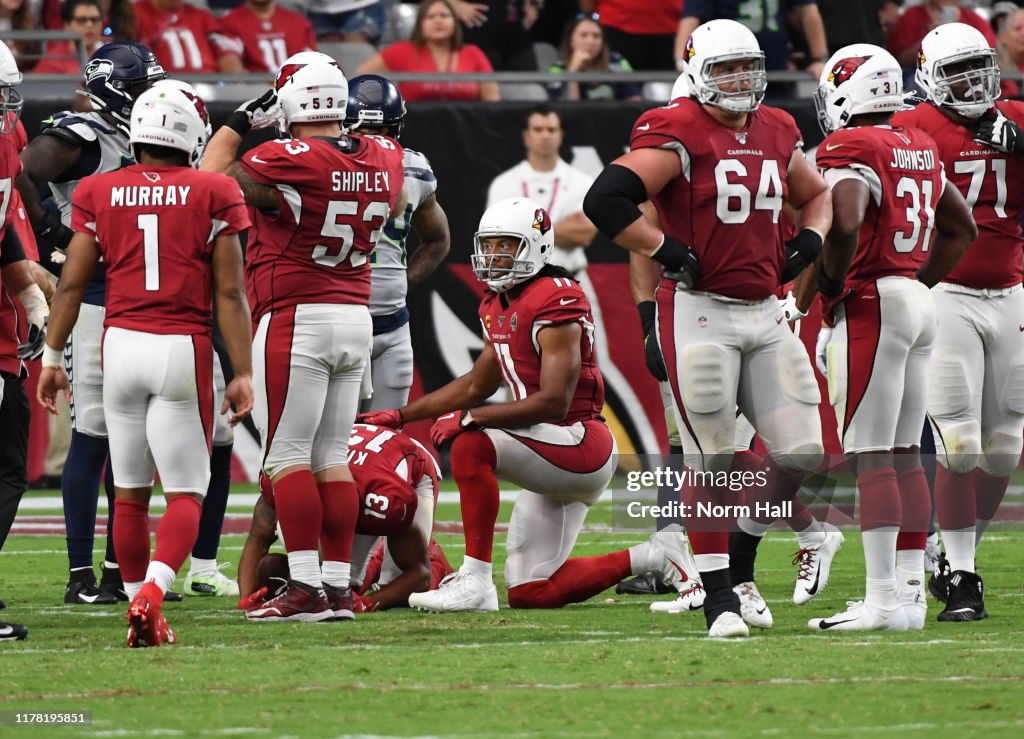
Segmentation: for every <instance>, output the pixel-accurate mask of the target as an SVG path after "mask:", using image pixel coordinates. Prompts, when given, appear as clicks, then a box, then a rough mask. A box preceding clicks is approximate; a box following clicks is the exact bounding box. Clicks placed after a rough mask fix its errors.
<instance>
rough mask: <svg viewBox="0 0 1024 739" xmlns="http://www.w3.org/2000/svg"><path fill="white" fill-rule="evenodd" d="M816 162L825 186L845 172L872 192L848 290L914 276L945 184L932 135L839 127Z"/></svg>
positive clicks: (909, 130) (913, 130) (905, 130)
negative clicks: (892, 278) (884, 280)
mask: <svg viewBox="0 0 1024 739" xmlns="http://www.w3.org/2000/svg"><path fill="white" fill-rule="evenodd" d="M816 162H817V165H818V167H819V168H820V169H821V170H822V171H823V172H824V173H825V179H826V180H828V181H829V183H830V184H832V183H834V182H835V181H837V179H839V178H840V177H842V176H843V174H842V173H841V172H839V171H845V172H846V173H849V174H850V175H851V176H852V175H854V173H855V175H856V176H858V177H860V178H861V179H863V180H865V181H866V182H867V184H868V188H869V190H870V192H871V197H870V199H869V200H868V209H867V212H866V213H865V214H864V223H863V224H862V225H861V228H860V240H859V242H858V244H857V254H856V255H855V256H854V258H853V263H852V264H851V265H850V269H849V271H848V272H847V275H846V286H847V288H849V289H851V290H853V291H856V290H857V287H858V286H859V285H863V284H865V283H868V282H874V281H875V280H877V279H879V278H881V277H889V276H893V275H898V276H902V277H913V276H914V273H915V272H916V271H917V268H918V267H920V266H921V263H922V262H924V260H925V257H926V256H927V252H928V248H929V247H930V246H931V240H932V230H933V229H934V227H935V206H936V204H937V203H938V202H939V198H940V197H942V188H944V187H945V186H946V180H945V176H944V175H943V173H942V162H941V161H940V159H939V151H938V147H937V146H936V145H935V142H934V141H933V140H932V137H931V136H929V135H928V134H927V133H925V132H924V131H921V130H919V129H916V128H902V127H899V128H890V127H888V126H863V127H860V128H843V129H840V130H838V131H836V132H835V133H833V134H831V135H830V136H829V137H828V138H826V139H825V140H824V141H823V142H821V144H820V145H819V146H818V153H817V155H816ZM837 170H838V171H837Z"/></svg>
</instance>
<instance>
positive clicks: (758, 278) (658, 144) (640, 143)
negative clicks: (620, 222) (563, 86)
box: [630, 98, 803, 300]
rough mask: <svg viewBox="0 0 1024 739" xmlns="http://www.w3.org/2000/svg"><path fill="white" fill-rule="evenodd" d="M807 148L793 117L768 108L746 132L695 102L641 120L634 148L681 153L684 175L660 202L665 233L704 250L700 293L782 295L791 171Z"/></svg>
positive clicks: (754, 296)
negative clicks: (784, 208)
mask: <svg viewBox="0 0 1024 739" xmlns="http://www.w3.org/2000/svg"><path fill="white" fill-rule="evenodd" d="M802 144H803V142H802V140H801V136H800V131H799V130H798V129H797V127H796V123H795V122H794V121H793V118H792V116H790V115H789V114H788V113H786V112H784V111H781V110H778V109H776V108H770V107H768V106H765V105H762V106H761V107H760V108H758V109H757V110H756V111H754V112H753V113H751V114H750V115H749V120H748V123H747V126H746V127H745V128H744V129H742V130H740V131H736V130H734V129H731V128H729V127H727V126H724V125H722V124H721V123H719V122H718V121H716V120H715V119H714V118H713V117H711V115H709V114H708V113H707V112H706V111H705V110H704V109H703V108H702V107H701V106H700V104H699V103H697V101H695V100H692V99H689V98H685V99H679V100H675V101H673V102H672V103H670V104H669V105H667V106H665V107H662V108H655V109H653V110H649V111H647V112H646V113H644V114H643V115H642V116H640V118H639V119H638V120H637V122H636V124H635V125H634V127H633V133H632V136H631V138H630V148H631V149H643V148H655V149H669V150H671V151H674V152H676V153H677V154H678V155H679V159H680V166H681V169H682V172H681V176H680V177H678V178H676V179H674V180H673V181H672V182H670V183H669V184H668V185H667V186H666V187H665V188H664V189H663V190H662V191H661V192H660V193H659V194H658V195H656V196H655V197H654V198H653V202H654V206H655V208H656V209H657V211H658V217H659V218H660V219H661V227H662V229H663V230H664V231H665V233H666V234H668V235H669V236H671V237H673V238H675V239H678V240H679V241H682V242H683V243H685V244H687V245H689V246H691V247H692V248H693V249H694V250H695V251H696V252H697V258H698V260H699V261H700V265H701V268H700V272H701V273H700V279H699V280H698V281H697V284H696V285H695V286H694V287H695V289H697V290H702V291H705V292H711V293H716V294H719V295H723V296H726V297H730V298H738V299H743V300H763V299H765V298H768V297H769V296H771V295H774V294H775V292H776V289H777V288H778V286H779V283H780V280H781V274H782V264H783V255H784V248H783V233H782V223H781V214H782V204H783V202H785V200H786V198H787V196H788V194H789V186H788V182H787V172H788V170H789V164H790V161H791V160H792V158H793V155H794V152H795V151H796V150H797V149H798V148H800V147H801V146H802Z"/></svg>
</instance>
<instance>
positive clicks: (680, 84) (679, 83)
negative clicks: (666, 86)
mask: <svg viewBox="0 0 1024 739" xmlns="http://www.w3.org/2000/svg"><path fill="white" fill-rule="evenodd" d="M688 75H689V73H688V72H687V71H686V70H683V72H682V74H680V75H679V76H678V77H676V81H675V82H674V83H673V84H672V92H670V93H669V95H668V101H669V102H672V101H673V100H675V99H676V98H688V97H690V93H691V92H692V90H691V88H690V78H689V76H688Z"/></svg>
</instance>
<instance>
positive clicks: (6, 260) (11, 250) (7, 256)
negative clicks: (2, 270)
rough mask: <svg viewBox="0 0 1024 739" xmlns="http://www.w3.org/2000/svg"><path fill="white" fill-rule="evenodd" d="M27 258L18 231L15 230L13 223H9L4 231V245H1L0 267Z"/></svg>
mask: <svg viewBox="0 0 1024 739" xmlns="http://www.w3.org/2000/svg"><path fill="white" fill-rule="evenodd" d="M25 258H26V257H25V249H24V248H23V247H22V245H21V239H19V238H18V232H17V231H15V230H14V226H13V225H8V226H7V229H6V230H5V231H4V240H3V246H0V267H6V266H7V265H8V264H13V263H14V262H20V261H21V260H22V259H25Z"/></svg>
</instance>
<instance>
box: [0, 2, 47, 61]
mask: <svg viewBox="0 0 1024 739" xmlns="http://www.w3.org/2000/svg"><path fill="white" fill-rule="evenodd" d="M35 18H36V16H35V15H34V14H33V13H32V9H31V7H30V6H29V3H28V0H0V31H31V30H32V29H34V28H36V22H35ZM7 48H9V49H10V50H11V53H12V54H14V60H15V61H16V62H17V63H18V69H19V70H20V71H21V72H22V73H25V72H28V71H31V69H32V67H33V66H35V64H36V62H38V61H39V57H40V56H42V48H43V47H42V44H39V43H38V42H28V41H8V42H7Z"/></svg>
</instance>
